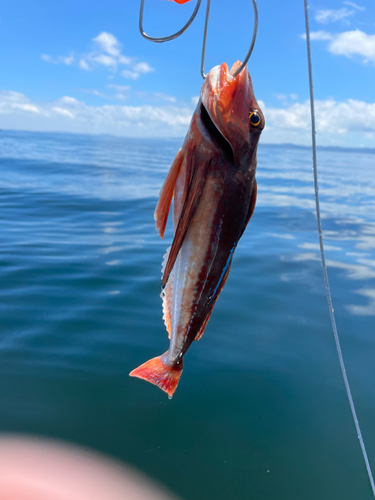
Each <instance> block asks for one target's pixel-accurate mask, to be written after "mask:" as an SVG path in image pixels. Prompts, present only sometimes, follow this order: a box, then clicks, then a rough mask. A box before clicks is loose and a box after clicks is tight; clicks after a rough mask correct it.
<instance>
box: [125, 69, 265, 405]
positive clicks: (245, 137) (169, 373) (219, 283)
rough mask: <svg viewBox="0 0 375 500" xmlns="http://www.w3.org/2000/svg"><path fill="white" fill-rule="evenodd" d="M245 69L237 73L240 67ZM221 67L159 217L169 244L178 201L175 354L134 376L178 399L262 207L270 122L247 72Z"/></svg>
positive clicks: (169, 271)
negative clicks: (264, 143) (188, 358)
mask: <svg viewBox="0 0 375 500" xmlns="http://www.w3.org/2000/svg"><path fill="white" fill-rule="evenodd" d="M239 65H240V63H239V62H237V63H236V64H235V65H234V66H233V68H232V70H231V73H234V72H235V70H236V69H237V68H238V67H239ZM231 73H229V72H228V68H227V65H226V64H225V63H224V64H222V65H221V66H217V67H215V68H213V69H212V70H211V71H210V72H209V74H208V75H207V78H206V80H205V82H204V84H203V87H202V91H201V98H200V100H199V103H198V105H197V108H196V110H195V113H194V115H193V118H192V121H191V124H190V128H189V131H188V134H187V136H186V139H185V142H184V144H183V146H182V148H181V150H180V151H179V153H178V154H177V157H176V159H175V161H174V163H173V165H172V167H171V170H170V172H169V174H168V176H167V178H166V181H165V183H164V185H163V188H162V190H161V193H160V200H159V203H158V206H157V208H156V211H155V219H156V227H157V229H158V230H159V233H160V235H161V237H163V235H164V230H165V225H166V222H167V217H168V213H169V210H170V205H171V201H172V197H174V206H173V220H174V228H175V237H174V240H173V243H172V246H171V248H170V249H169V251H168V252H167V254H166V257H165V262H164V268H163V279H162V285H163V287H164V288H163V294H162V295H163V310H164V321H165V324H166V327H167V330H168V332H169V334H170V338H171V342H170V348H169V350H168V351H167V352H166V353H165V354H164V355H162V356H159V357H157V358H154V359H152V360H150V361H148V362H147V363H145V364H143V365H141V366H140V367H139V368H137V369H136V370H133V372H132V373H131V375H132V376H137V377H140V378H143V379H146V380H148V381H149V382H151V383H154V384H156V385H158V386H159V387H160V388H161V389H163V390H164V391H166V392H167V393H168V394H169V395H170V396H171V395H172V394H173V392H174V391H175V389H176V387H177V384H178V381H179V378H180V376H181V373H182V366H183V364H182V357H183V355H184V354H185V352H186V351H187V350H188V348H189V346H190V345H191V343H192V342H193V341H194V340H198V339H199V338H200V337H201V336H202V334H203V332H204V328H205V326H206V324H207V322H208V320H209V317H210V315H211V312H212V309H213V306H214V304H215V302H216V299H217V297H218V296H219V294H220V291H221V289H222V288H223V286H224V284H225V281H226V279H227V277H228V273H229V269H230V265H231V262H232V257H233V252H234V250H235V248H236V245H237V243H238V240H239V239H240V237H241V235H242V233H243V231H244V230H245V228H246V225H247V223H248V221H249V219H250V218H251V216H252V214H253V211H254V207H255V202H256V191H257V189H256V180H255V172H256V163H257V158H256V151H257V145H258V141H259V137H260V132H261V131H262V129H263V127H264V118H263V115H262V112H261V111H260V109H259V106H258V103H257V101H256V99H255V96H254V92H253V88H252V84H251V79H250V75H249V73H248V71H247V68H244V69H243V70H242V71H241V72H240V73H239V74H238V75H237V76H236V77H233V76H232V75H231Z"/></svg>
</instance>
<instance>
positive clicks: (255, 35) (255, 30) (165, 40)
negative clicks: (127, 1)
mask: <svg viewBox="0 0 375 500" xmlns="http://www.w3.org/2000/svg"><path fill="white" fill-rule="evenodd" d="M252 2H253V8H254V29H253V36H252V39H251V43H250V48H249V50H248V52H247V54H246V56H245V59H244V60H243V62H242V64H241V66H240V67H239V68H238V69H237V71H235V72H234V73H233V75H232V76H237V75H238V73H240V72H241V71H242V70H243V68H244V67H245V66H246V64H247V62H248V60H249V59H250V56H251V54H252V52H253V49H254V45H255V41H256V38H257V33H258V6H257V3H256V0H252ZM201 3H202V0H197V4H196V6H195V9H194V11H193V13H192V15H191V16H190V18H189V20H188V22H187V23H186V24H185V25H184V26H183V27H182V28H181V29H180V30H179V31H176V33H173V35H169V36H164V37H160V38H157V37H153V36H149V35H147V34H146V33H145V32H144V30H143V11H144V6H145V0H141V9H140V12H139V31H140V33H141V35H142V36H143V37H144V38H146V40H150V41H151V42H157V43H163V42H169V41H170V40H174V39H175V38H178V37H179V36H181V35H182V33H184V31H186V30H187V29H188V27H189V26H190V25H191V23H192V22H193V21H194V19H195V16H196V15H197V14H198V10H199V8H200V6H201ZM210 6H211V0H207V7H206V17H205V20H204V30H203V42H202V56H201V75H202V78H203V80H204V79H205V78H206V76H207V75H206V74H205V72H204V60H205V56H206V41H207V29H208V19H209V16H210Z"/></svg>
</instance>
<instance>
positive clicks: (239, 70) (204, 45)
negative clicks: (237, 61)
mask: <svg viewBox="0 0 375 500" xmlns="http://www.w3.org/2000/svg"><path fill="white" fill-rule="evenodd" d="M252 2H253V8H254V30H253V37H252V39H251V43H250V48H249V50H248V52H247V54H246V57H245V59H244V60H243V62H242V64H241V66H240V67H239V68H238V70H237V71H235V72H234V73H233V75H232V76H237V75H238V73H240V72H241V71H242V70H243V69H244V67H245V66H246V64H247V62H248V60H249V59H250V56H251V53H252V52H253V49H254V45H255V41H256V38H257V33H258V6H257V3H256V0H252ZM210 5H211V0H207V8H206V18H205V20H204V31H203V43H202V57H201V75H202V78H203V80H204V79H205V78H206V76H207V75H206V74H205V72H204V59H205V55H206V40H207V28H208V18H209V16H210Z"/></svg>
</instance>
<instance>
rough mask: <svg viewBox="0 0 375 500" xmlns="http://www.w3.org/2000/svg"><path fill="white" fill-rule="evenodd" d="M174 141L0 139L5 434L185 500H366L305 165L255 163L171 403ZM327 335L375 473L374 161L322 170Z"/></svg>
mask: <svg viewBox="0 0 375 500" xmlns="http://www.w3.org/2000/svg"><path fill="white" fill-rule="evenodd" d="M181 142H182V140H179V139H173V140H172V139H171V140H157V139H129V138H119V137H111V136H89V135H70V134H57V133H33V132H13V131H1V132H0V219H1V232H0V239H1V245H0V314H1V334H0V431H1V432H17V433H26V434H32V435H37V436H48V437H52V438H57V439H60V440H64V441H68V442H72V443H75V444H78V445H83V446H85V447H88V448H91V449H93V450H98V451H100V452H103V453H106V454H107V455H110V456H112V457H115V458H117V459H120V460H121V461H123V462H125V463H127V464H129V465H131V466H133V467H136V468H137V469H139V470H141V471H143V472H144V473H146V474H147V475H149V476H150V477H151V478H154V479H156V480H157V481H158V482H159V483H161V484H163V485H165V486H166V487H167V488H169V489H170V490H171V491H172V492H174V493H175V494H176V495H177V496H179V497H180V498H181V499H182V500H210V499H215V500H229V499H230V500H265V499H267V500H353V499H355V500H370V499H371V498H372V495H371V490H370V486H369V482H368V479H367V475H366V470H365V466H364V463H363V459H362V455H361V451H360V447H359V443H358V439H357V436H356V432H355V428H354V425H353V422H352V417H351V413H350V409H349V405H348V401H347V398H346V393H345V389H344V385H343V381H342V378H341V372H340V368H339V363H338V358H337V354H336V350H335V344H334V339H333V335H332V331H331V325H330V320H329V313H328V307H327V303H326V297H325V289H324V284H323V278H322V270H321V262H320V254H319V246H318V236H317V224H316V217H315V201H314V190H313V173H312V158H311V150H310V149H309V148H304V147H295V146H291V145H274V146H273V145H264V144H260V147H259V152H258V170H257V181H258V202H257V206H256V209H255V213H254V215H253V218H252V219H251V221H250V223H249V225H248V227H247V230H246V232H245V233H244V236H243V237H242V239H241V240H240V243H239V245H238V248H237V250H236V252H235V256H234V259H233V265H232V269H231V272H230V275H229V278H228V281H227V284H226V286H225V288H224V290H223V292H222V293H221V296H220V297H219V299H218V301H217V303H216V306H215V308H214V312H213V314H212V317H211V319H210V321H209V323H208V326H207V328H206V331H205V334H204V336H203V338H202V339H201V340H200V341H199V342H195V343H194V344H193V345H192V346H191V348H190V349H189V352H188V353H187V355H186V356H185V363H184V373H183V375H182V377H181V381H180V384H179V387H178V389H177V391H176V393H175V395H174V397H173V399H172V400H169V399H168V397H167V396H166V395H165V394H164V393H163V392H162V391H160V390H159V389H158V388H156V387H155V386H152V385H151V384H147V383H146V382H144V381H141V380H138V379H134V378H130V377H129V376H128V373H129V372H130V371H131V370H132V369H134V368H135V367H137V366H138V365H139V364H141V363H142V362H144V361H146V360H147V359H149V358H151V357H154V356H157V355H159V354H162V353H163V352H165V351H166V350H167V347H168V338H167V333H166V331H165V327H164V324H163V321H162V309H161V299H160V297H159V295H160V284H161V281H160V280H161V261H162V257H163V255H164V253H165V250H166V248H167V247H168V246H169V245H170V242H171V239H172V234H173V233H172V228H171V224H168V228H167V231H166V235H165V238H164V241H162V240H160V239H159V237H158V235H157V233H156V231H155V227H154V219H153V212H154V208H155V205H156V202H157V198H158V194H159V190H160V187H161V184H162V182H163V180H164V178H165V175H166V173H167V171H168V169H169V166H170V164H171V162H172V161H173V158H174V156H175V154H176V152H177V151H178V149H179V147H180V145H181ZM318 168H319V181H320V196H321V210H322V219H323V221H322V222H323V229H324V241H325V248H326V258H327V264H328V273H329V278H330V282H331V288H332V297H333V303H334V308H335V314H336V319H337V326H338V330H339V334H340V337H341V341H342V349H343V353H344V357H345V360H346V365H347V373H348V376H349V380H350V382H351V386H352V391H353V397H354V401H355V403H356V405H357V411H358V417H359V420H360V423H361V425H362V432H363V436H364V439H365V442H366V444H367V448H368V454H369V459H370V462H371V463H372V464H373V468H375V425H374V422H375V384H374V380H375V362H374V357H375V252H374V249H375V150H355V149H351V150H349V149H348V150H345V149H337V148H336V149H334V148H331V149H330V148H323V149H319V150H318Z"/></svg>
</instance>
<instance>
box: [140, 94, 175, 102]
mask: <svg viewBox="0 0 375 500" xmlns="http://www.w3.org/2000/svg"><path fill="white" fill-rule="evenodd" d="M136 95H137V98H138V99H142V100H144V101H164V102H176V101H177V99H176V98H175V97H173V96H171V95H167V94H163V93H162V92H143V91H138V92H137V94H136Z"/></svg>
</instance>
